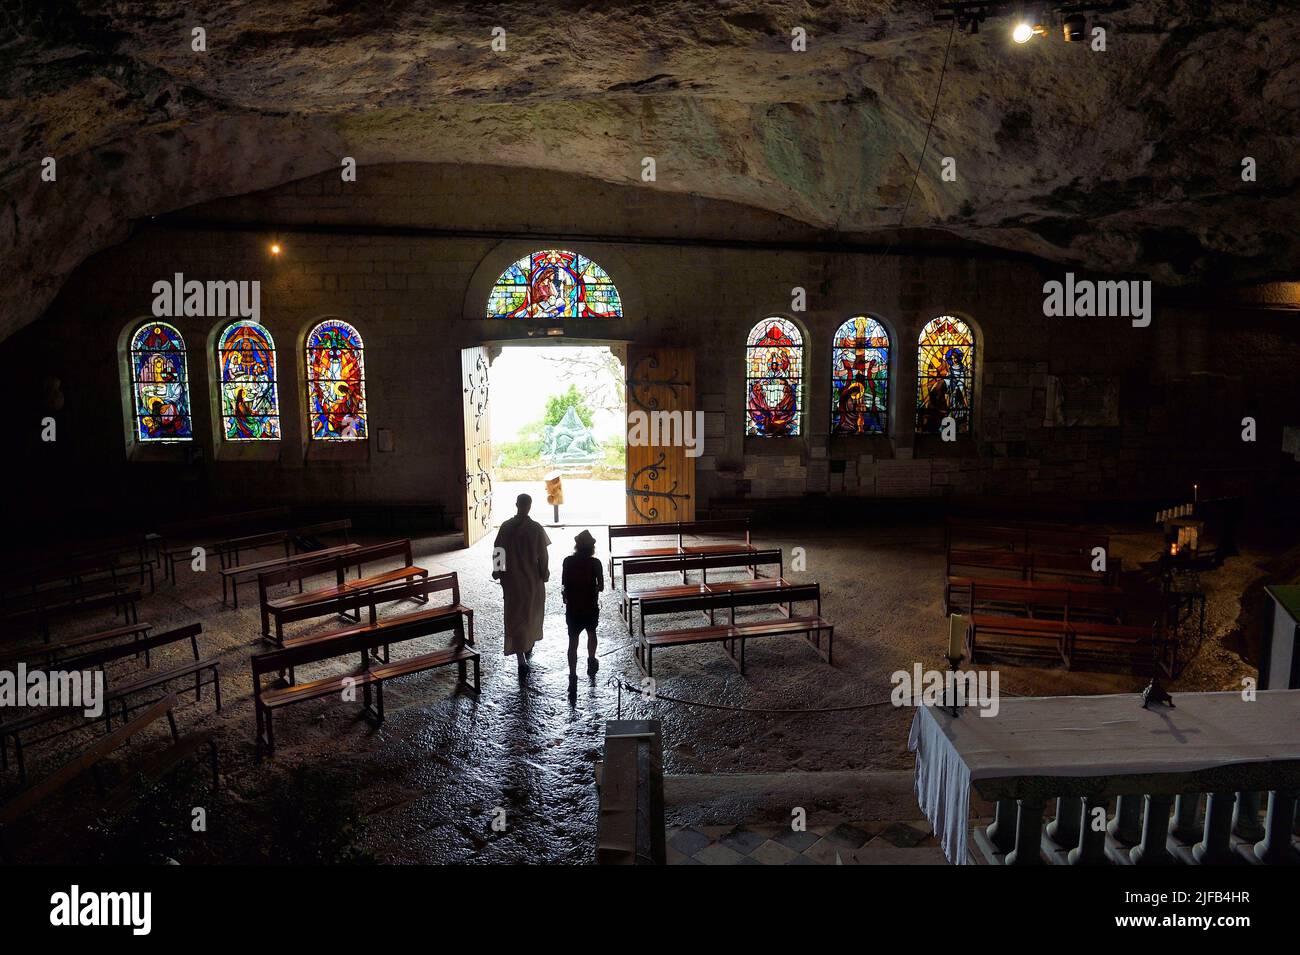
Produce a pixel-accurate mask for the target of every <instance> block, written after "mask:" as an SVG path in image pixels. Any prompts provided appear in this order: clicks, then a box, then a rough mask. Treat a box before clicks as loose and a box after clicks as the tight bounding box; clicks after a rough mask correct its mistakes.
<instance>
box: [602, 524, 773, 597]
mask: <svg viewBox="0 0 1300 955" xmlns="http://www.w3.org/2000/svg"><path fill="white" fill-rule="evenodd" d="M688 536H689V537H707V538H722V540H720V541H714V542H712V543H700V542H691V543H687V541H686V538H687V537H688ZM628 538H641V539H665V542H664V543H662V544H657V545H655V546H653V547H635V548H633V549H631V550H629V551H626V552H625V553H621V554H616V553H615V552H614V541H616V540H626V539H628ZM606 543H607V546H608V548H609V584H610V586H611V587H616V586H618V580H617V578H616V576H615V573H614V565H615V563H619V564H622V563H623V562H624V561H625V560H628V559H630V558H638V557H672V556H678V555H682V554H710V553H713V554H721V553H735V552H736V551H742V550H746V549H750V548H751V547H752V543H751V541H750V536H749V519H748V518H734V519H729V520H714V521H676V522H673V523H668V524H611V525H610V527H609V531H608V537H607V541H606Z"/></svg>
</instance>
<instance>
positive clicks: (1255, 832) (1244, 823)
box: [1232, 790, 1264, 842]
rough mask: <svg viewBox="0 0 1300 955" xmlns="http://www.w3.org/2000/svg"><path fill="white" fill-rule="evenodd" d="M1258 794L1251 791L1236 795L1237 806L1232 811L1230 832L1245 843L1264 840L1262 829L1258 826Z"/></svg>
mask: <svg viewBox="0 0 1300 955" xmlns="http://www.w3.org/2000/svg"><path fill="white" fill-rule="evenodd" d="M1259 802H1260V800H1259V793H1257V792H1255V791H1254V790H1251V791H1249V792H1246V791H1242V792H1238V793H1237V805H1236V806H1235V807H1234V808H1233V810H1232V831H1233V832H1234V833H1236V834H1237V835H1238V836H1240V837H1241V838H1242V839H1243V840H1245V841H1246V842H1254V841H1255V840H1257V839H1262V838H1264V827H1263V826H1261V825H1260V824H1259Z"/></svg>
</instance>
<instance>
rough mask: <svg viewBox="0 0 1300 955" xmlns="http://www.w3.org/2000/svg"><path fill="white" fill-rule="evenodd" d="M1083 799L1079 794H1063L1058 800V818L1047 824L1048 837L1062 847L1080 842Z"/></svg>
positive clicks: (1069, 846) (1072, 845) (1068, 847)
mask: <svg viewBox="0 0 1300 955" xmlns="http://www.w3.org/2000/svg"><path fill="white" fill-rule="evenodd" d="M1082 805H1083V800H1082V799H1081V798H1080V797H1079V796H1062V797H1061V798H1060V799H1058V800H1056V818H1055V819H1053V820H1052V821H1051V822H1049V823H1048V824H1047V838H1049V839H1051V840H1052V841H1053V842H1055V843H1056V844H1057V845H1058V846H1060V847H1061V848H1062V849H1071V848H1073V847H1074V846H1077V845H1078V844H1079V820H1080V818H1082V817H1081V816H1080V813H1079V810H1080V809H1081V808H1082Z"/></svg>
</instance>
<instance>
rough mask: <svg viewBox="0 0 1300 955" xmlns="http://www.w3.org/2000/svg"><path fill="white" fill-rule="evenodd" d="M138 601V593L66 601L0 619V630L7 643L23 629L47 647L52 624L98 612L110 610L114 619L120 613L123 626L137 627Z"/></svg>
mask: <svg viewBox="0 0 1300 955" xmlns="http://www.w3.org/2000/svg"><path fill="white" fill-rule="evenodd" d="M140 597H141V594H140V591H139V590H126V591H116V590H115V591H110V592H108V593H103V594H98V595H95V596H88V597H86V598H85V599H82V600H68V601H66V602H64V603H58V604H51V605H49V606H45V607H38V608H35V609H32V610H26V611H22V612H20V613H16V614H11V615H9V616H6V617H0V627H3V628H4V631H5V632H6V633H7V634H9V639H12V635H13V634H16V633H21V632H24V628H27V627H30V628H31V629H29V630H26V632H27V633H29V634H33V633H34V634H36V635H38V636H39V637H40V638H41V639H42V640H44V641H45V642H46V643H49V642H50V639H51V626H52V625H53V624H54V623H56V622H58V621H62V620H67V619H70V618H74V617H77V616H80V615H82V614H86V613H91V612H93V611H97V610H112V611H113V613H114V616H116V615H117V614H119V613H120V614H121V615H122V620H123V623H124V624H132V623H139V622H140Z"/></svg>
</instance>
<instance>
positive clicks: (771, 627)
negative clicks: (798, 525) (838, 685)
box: [633, 584, 835, 676]
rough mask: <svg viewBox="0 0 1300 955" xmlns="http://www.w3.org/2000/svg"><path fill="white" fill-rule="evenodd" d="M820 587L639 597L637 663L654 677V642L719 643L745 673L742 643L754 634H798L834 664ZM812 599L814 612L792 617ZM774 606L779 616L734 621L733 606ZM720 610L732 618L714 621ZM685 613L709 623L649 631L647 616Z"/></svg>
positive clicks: (831, 631)
mask: <svg viewBox="0 0 1300 955" xmlns="http://www.w3.org/2000/svg"><path fill="white" fill-rule="evenodd" d="M821 599H822V598H821V587H820V586H819V585H818V584H787V585H785V586H774V587H772V588H770V589H767V590H763V591H746V590H732V591H727V592H724V593H706V594H698V595H694V596H687V597H658V598H654V599H647V600H642V601H641V612H640V616H641V634H640V636H639V637H638V638H637V641H636V643H635V645H634V647H633V655H634V656H635V658H636V663H637V666H638V667H639V668H640V669H641V672H642V673H644V674H645V675H646V676H654V650H655V648H656V647H658V648H664V647H675V646H687V645H690V644H695V643H721V644H722V646H723V649H724V650H725V651H726V653H727V656H728V657H729V658H730V659H731V661H732V663H734V664H736V666H737V667H738V669H739V670H740V672H741V673H744V672H745V642H746V641H747V640H751V639H754V638H757V637H776V636H798V637H802V638H803V639H804V640H806V641H807V643H808V645H809V646H811V647H812V648H813V649H814V650H816V651H817V654H818V656H820V657H821V658H822V659H823V660H825V661H826V662H827V663H828V664H833V660H832V652H833V649H834V640H835V627H834V625H833V624H831V623H830V622H828V621H827V620H825V619H824V618H823V617H822V615H821V611H822V607H821ZM801 603H811V604H813V605H814V611H813V613H810V614H803V615H799V616H796V615H795V613H794V608H795V605H796V604H801ZM773 604H775V605H777V606H778V608H779V609H780V610H781V615H780V616H778V617H777V618H775V619H770V620H757V621H752V622H746V623H740V624H738V623H736V610H737V609H739V608H743V607H759V606H768V605H773ZM719 610H724V611H727V612H728V613H729V614H730V620H729V622H727V623H724V624H718V623H715V622H713V621H715V619H716V617H715V614H716V612H717V611H719ZM683 613H705V614H707V615H708V616H709V619H710V623H709V624H708V625H707V626H702V627H684V628H675V629H671V630H658V631H653V632H647V631H646V626H645V621H646V618H647V617H655V616H666V615H671V614H683ZM823 633H824V634H826V649H825V650H823V649H822V645H821V638H822V634H823Z"/></svg>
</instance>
